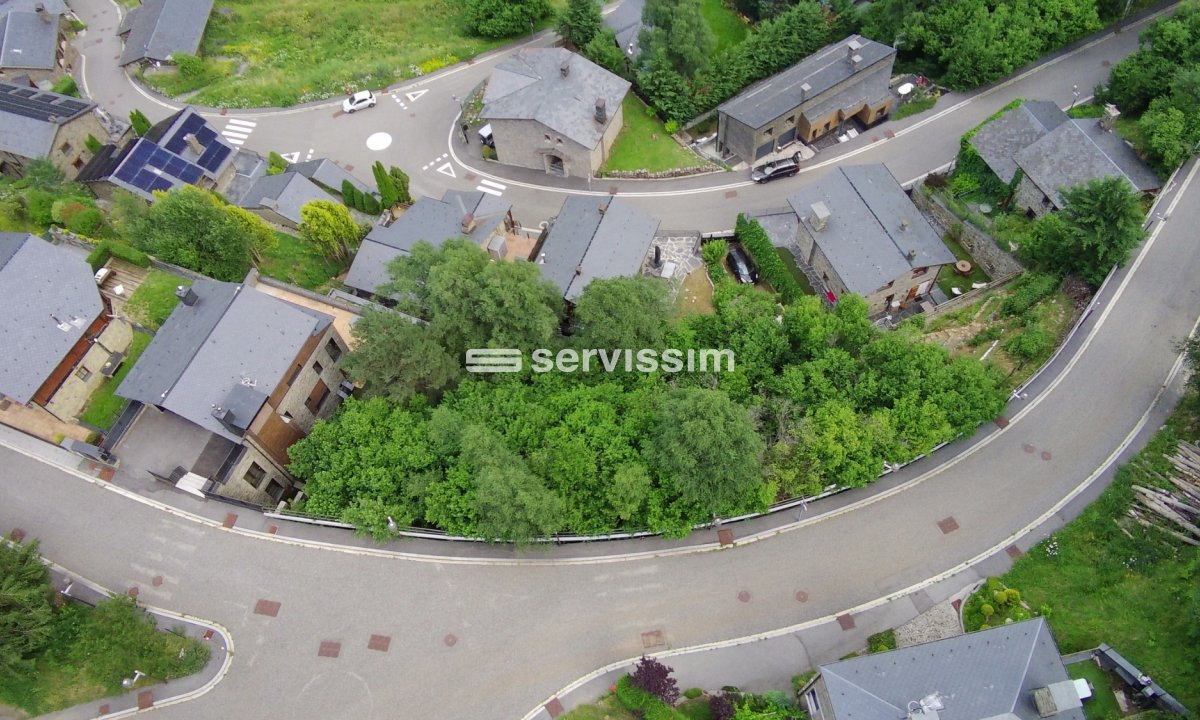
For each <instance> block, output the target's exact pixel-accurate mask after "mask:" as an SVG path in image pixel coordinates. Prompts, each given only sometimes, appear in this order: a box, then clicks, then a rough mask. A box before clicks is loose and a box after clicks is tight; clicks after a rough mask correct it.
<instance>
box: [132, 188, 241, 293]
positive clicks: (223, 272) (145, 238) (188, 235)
mask: <svg viewBox="0 0 1200 720" xmlns="http://www.w3.org/2000/svg"><path fill="white" fill-rule="evenodd" d="M155 196H156V198H157V200H156V202H155V203H154V204H153V205H151V206H150V209H149V210H148V211H147V212H146V214H145V215H144V216H142V217H141V218H139V219H137V220H136V221H134V222H132V223H130V226H129V227H128V228H127V233H128V236H129V237H130V239H131V240H132V241H133V244H134V246H136V247H137V248H138V249H139V250H142V251H144V252H148V253H150V254H151V255H155V256H157V257H158V258H159V259H160V260H163V261H165V262H169V263H175V264H176V265H182V266H183V267H186V268H189V269H191V270H195V271H197V272H201V273H204V274H205V275H208V276H209V277H213V278H216V279H217V280H226V281H231V282H232V281H237V280H241V279H242V278H243V277H245V275H246V271H247V270H248V269H249V267H250V258H251V250H252V238H251V236H250V234H249V233H247V230H246V220H245V218H244V216H242V215H241V214H239V213H236V212H233V210H235V209H236V208H231V207H230V206H229V205H226V204H225V203H224V202H222V201H221V199H220V198H218V197H217V196H216V195H214V194H212V193H210V192H208V191H206V190H201V189H200V188H197V187H195V186H193V185H184V186H183V187H180V188H178V189H175V190H172V191H170V192H167V193H155Z"/></svg>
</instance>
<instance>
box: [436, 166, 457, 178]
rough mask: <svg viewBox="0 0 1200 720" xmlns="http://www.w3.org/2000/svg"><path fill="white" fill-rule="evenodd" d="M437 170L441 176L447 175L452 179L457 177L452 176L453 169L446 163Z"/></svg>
mask: <svg viewBox="0 0 1200 720" xmlns="http://www.w3.org/2000/svg"><path fill="white" fill-rule="evenodd" d="M437 170H438V172H440V173H442V174H443V175H449V176H450V177H452V178H456V177H458V176H457V175H455V174H454V168H453V167H451V165H450V163H446V164H445V165H443V166H441V167H440V168H438V169H437Z"/></svg>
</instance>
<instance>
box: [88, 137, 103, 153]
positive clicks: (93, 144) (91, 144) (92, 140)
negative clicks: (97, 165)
mask: <svg viewBox="0 0 1200 720" xmlns="http://www.w3.org/2000/svg"><path fill="white" fill-rule="evenodd" d="M83 144H84V145H86V146H87V149H88V152H90V153H92V154H93V155H95V154H96V153H98V152H100V151H101V150H103V149H104V143H102V142H100V141H99V140H97V139H96V136H95V135H93V134H91V133H88V136H87V139H86V140H84V141H83Z"/></svg>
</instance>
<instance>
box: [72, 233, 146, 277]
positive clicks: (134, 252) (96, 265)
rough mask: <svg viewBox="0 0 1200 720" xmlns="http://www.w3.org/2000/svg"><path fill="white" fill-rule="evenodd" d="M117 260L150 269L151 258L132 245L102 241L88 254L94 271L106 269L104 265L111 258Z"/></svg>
mask: <svg viewBox="0 0 1200 720" xmlns="http://www.w3.org/2000/svg"><path fill="white" fill-rule="evenodd" d="M114 257H115V258H117V259H118V260H124V261H125V262H128V263H132V264H134V265H137V266H138V267H143V268H148V267H150V256H149V255H147V254H146V253H144V252H142V251H141V250H138V249H137V248H135V247H132V246H130V245H124V244H122V243H115V242H112V241H111V240H101V241H100V242H99V243H97V244H96V247H95V248H94V249H93V250H92V251H91V252H90V253H88V256H87V261H88V265H91V266H92V270H99V269H100V268H102V267H104V263H106V262H108V259H109V258H114Z"/></svg>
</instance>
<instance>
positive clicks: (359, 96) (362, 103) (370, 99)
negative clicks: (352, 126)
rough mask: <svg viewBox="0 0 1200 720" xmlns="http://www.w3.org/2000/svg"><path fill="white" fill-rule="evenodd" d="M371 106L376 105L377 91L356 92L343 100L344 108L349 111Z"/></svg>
mask: <svg viewBox="0 0 1200 720" xmlns="http://www.w3.org/2000/svg"><path fill="white" fill-rule="evenodd" d="M370 107H375V93H373V92H371V91H370V90H363V91H361V92H356V93H354V94H353V95H351V96H350V97H348V98H346V99H345V100H343V101H342V110H345V111H346V112H348V113H352V112H354V111H356V110H362V109H363V108H370Z"/></svg>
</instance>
